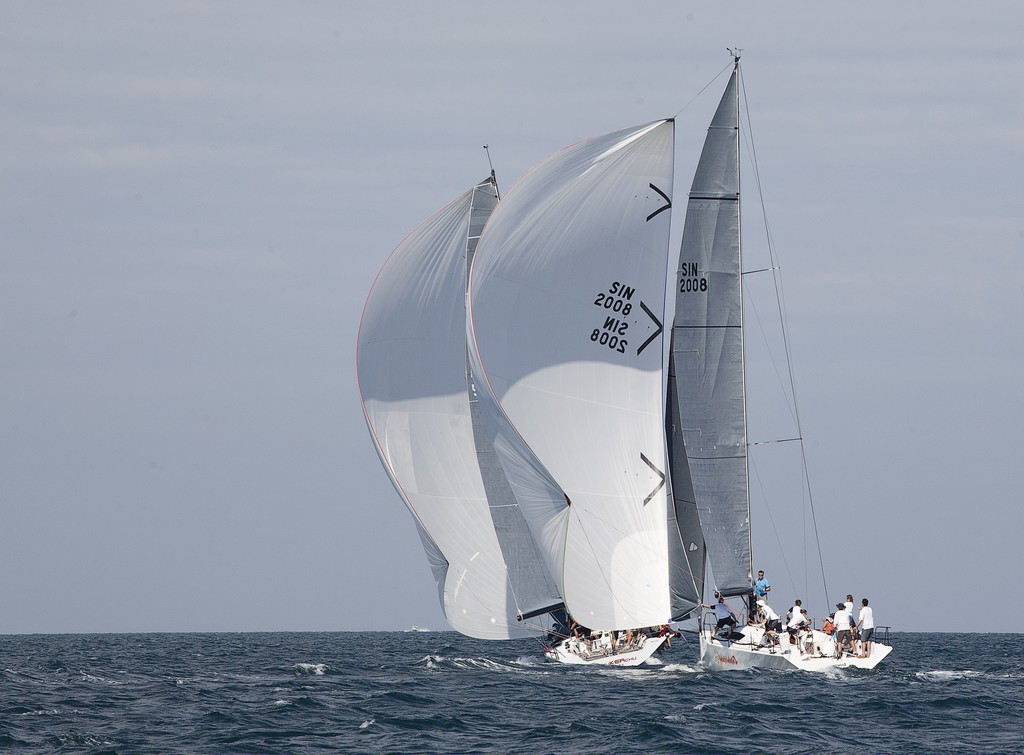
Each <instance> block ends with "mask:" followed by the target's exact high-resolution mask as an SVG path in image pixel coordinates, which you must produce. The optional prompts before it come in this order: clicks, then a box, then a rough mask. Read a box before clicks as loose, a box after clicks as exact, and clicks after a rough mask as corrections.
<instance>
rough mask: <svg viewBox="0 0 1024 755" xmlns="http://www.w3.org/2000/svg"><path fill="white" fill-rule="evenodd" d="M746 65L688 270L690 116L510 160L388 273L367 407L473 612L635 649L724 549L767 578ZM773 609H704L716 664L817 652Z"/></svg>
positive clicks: (530, 629) (692, 591)
mask: <svg viewBox="0 0 1024 755" xmlns="http://www.w3.org/2000/svg"><path fill="white" fill-rule="evenodd" d="M738 79H739V57H738V55H737V56H736V57H735V60H734V68H733V71H732V75H731V77H730V79H729V83H728V85H727V87H726V91H725V93H724V95H723V97H722V100H721V103H720V104H719V107H718V110H717V112H716V114H715V116H714V118H713V120H712V122H711V125H710V128H709V130H708V136H707V139H706V142H705V146H704V149H703V152H702V154H701V158H700V161H699V163H698V168H697V172H696V176H695V178H694V182H693V186H692V188H691V191H690V195H689V200H688V206H687V209H686V215H685V222H684V229H683V241H682V248H681V250H680V254H679V259H678V263H677V264H676V265H675V268H676V269H675V274H674V280H673V279H672V278H670V277H669V275H670V273H669V271H670V269H671V268H670V249H669V247H670V239H669V237H670V230H671V222H672V214H673V212H672V211H673V201H672V197H673V161H674V144H675V127H676V124H675V120H674V119H666V120H660V121H655V122H652V123H647V124H643V125H640V126H635V127H631V128H626V129H621V130H618V131H614V132H611V133H608V134H605V135H603V136H599V137H595V138H592V139H588V140H585V141H582V142H579V143H577V144H575V145H573V146H571V147H568V148H566V149H565V150H562V151H561V152H559V153H557V154H556V155H554V156H552V157H550V158H548V159H547V160H545V161H543V162H541V163H540V164H538V165H537V166H536V167H534V168H533V169H532V170H531V171H529V172H528V173H526V174H525V175H524V176H523V177H521V178H520V179H519V181H517V182H516V184H515V185H514V186H513V187H512V188H511V189H510V190H509V191H508V192H507V193H506V195H505V196H504V197H501V198H500V201H498V200H499V196H498V189H497V183H496V181H495V179H494V174H493V171H492V173H491V176H490V177H488V178H487V179H485V180H484V181H481V182H480V183H478V184H477V185H476V186H474V187H473V188H472V189H470V190H469V191H468V192H466V193H465V194H463V195H462V196H461V197H459V198H457V199H456V200H455V201H453V202H452V203H450V204H449V205H447V206H446V207H445V208H443V209H442V210H440V211H439V212H438V213H436V214H435V215H434V216H432V217H431V218H430V219H429V220H428V221H426V222H425V223H424V224H423V225H422V226H420V228H418V229H417V230H416V231H414V232H413V233H412V234H411V235H410V236H409V237H407V238H406V239H405V241H403V242H402V244H400V245H399V247H398V248H397V249H396V250H395V251H394V252H393V253H392V255H391V257H390V258H389V259H388V261H387V262H386V263H385V265H384V267H383V268H382V270H381V272H380V274H379V275H378V278H377V280H376V281H375V283H374V285H373V287H372V289H371V291H370V294H369V296H368V298H367V302H366V306H365V308H364V312H363V318H362V322H361V324H360V331H359V336H358V344H357V372H358V378H359V386H360V393H361V396H362V401H363V406H364V411H365V414H366V419H367V425H368V427H369V429H370V433H371V436H372V437H373V440H374V444H375V447H376V449H377V452H378V455H379V456H380V459H381V461H382V463H383V465H384V468H385V469H386V470H387V472H388V474H389V476H390V478H391V480H392V482H393V484H394V486H395V488H396V490H397V491H398V493H399V495H400V496H401V497H402V499H403V500H404V501H405V503H406V505H407V507H408V509H409V511H410V512H411V514H412V516H413V519H414V521H415V522H416V525H417V527H418V530H419V533H420V537H421V540H422V543H423V547H424V550H425V551H426V554H427V558H428V561H429V563H430V565H431V567H432V569H433V572H434V576H435V579H436V581H437V585H438V593H439V599H440V602H441V605H442V607H443V609H444V612H445V616H446V618H447V619H448V621H449V623H450V624H451V625H452V626H453V628H455V629H456V630H457V631H459V632H462V633H464V634H466V635H469V636H472V637H479V638H483V639H512V638H517V637H525V636H533V637H543V638H545V642H546V653H547V655H548V656H549V657H550V658H552V659H554V660H556V661H560V662H563V663H572V664H588V665H593V664H599V665H622V666H633V665H639V664H642V663H645V662H646V661H648V660H649V658H650V657H651V655H652V654H653V653H655V652H656V651H658V650H660V649H661V647H662V645H663V643H665V642H666V640H667V637H668V635H669V632H668V631H667V630H668V627H669V625H670V622H676V621H682V620H684V619H687V618H698V617H699V616H700V612H701V611H702V609H703V604H702V598H703V595H704V590H705V584H704V583H705V576H706V572H705V570H706V565H707V564H710V566H711V572H712V574H713V575H714V580H715V588H716V590H717V592H718V593H720V594H722V595H723V596H726V597H733V596H736V597H742V598H743V599H744V600H746V599H747V598H748V596H750V595H751V594H752V581H751V535H750V503H749V494H748V490H747V457H746V453H747V436H746V405H745V395H744V376H743V340H742V308H741V302H742V288H741V285H742V283H741V280H742V268H741V258H740V243H739V241H740V234H739V231H740V225H739V222H740V221H739V204H740V203H739V107H738ZM669 291H671V292H672V293H673V297H672V299H671V300H669V298H668V296H667V293H668V292H669ZM669 305H671V306H672V307H673V309H674V311H673V312H671V313H670V312H669V311H668V307H669ZM666 323H668V325H667V326H666ZM757 630H758V628H757V627H756V626H753V625H751V626H749V627H745V628H744V629H743V632H746V634H743V632H738V633H736V634H735V635H732V636H730V637H728V638H719V637H717V636H716V635H715V634H714V633H713V632H711V631H710V630H702V631H701V633H700V636H701V640H700V641H701V660H702V663H704V664H705V665H706V666H709V667H712V668H735V667H740V666H743V667H750V666H766V667H774V668H781V667H784V666H783V664H781V663H780V662H779V659H785V661H786V662H787V663H789V664H790V666H791V667H800V668H810V667H809V666H807V665H806V664H805V665H802V666H801V665H799V664H798V663H794V662H793V661H792V658H793V657H795V656H794V655H793V653H792V652H789V651H788V650H787V649H784V648H780V647H777V646H776V645H775V644H773V643H765V642H764V641H763V640H764V638H763V633H762V635H757ZM818 647H819V650H822V648H826V644H825V642H824V639H823V638H822V639H821V641H820V642H819V645H818ZM879 647H880V646H879V645H878V644H877V643H876V644H875V648H876V649H877V648H879ZM801 648H802V646H801ZM826 649H827V648H826ZM794 652H795V649H794ZM878 652H881V651H878ZM819 655H822V656H824V655H825V652H824V651H822V652H819ZM719 658H721V659H724V660H718V659H719ZM740 658H742V662H741V661H740V660H739V659H740ZM730 659H731V660H730ZM833 660H835V659H834V658H833ZM879 660H880V658H879ZM819 665H821V664H819Z"/></svg>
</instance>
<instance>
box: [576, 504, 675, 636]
mask: <svg viewBox="0 0 1024 755" xmlns="http://www.w3.org/2000/svg"><path fill="white" fill-rule="evenodd" d="M578 506H579V504H578V503H573V504H572V505H570V506H569V517H571V516H572V515H573V511H572V509H573V508H576V507H578ZM584 510H585V511H587V513H588V514H589V515H590V516H591V517H593V518H594V519H596V520H597V521H599V522H601V523H602V524H604V525H606V526H607V527H608V528H609V529H611V530H615V531H617V532H619V533H620V534H621V535H623V536H627V535H628V534H629V533H627V532H626V531H625V530H623V529H620V528H618V527H615V526H613V525H612V523H611V522H610V521H608V520H605V519H603V518H602V517H600V516H597V515H596V514H595V513H594V512H593V511H591V510H588V509H584ZM569 517H566V522H565V545H564V547H563V556H562V587H563V588H564V587H565V555H564V554H565V550H566V549H568V547H569ZM576 524H577V526H578V527H579V530H580V532H582V533H583V538H584V539H585V540H586V541H587V546H588V547H589V549H590V552H591V553H595V550H594V545H593V542H592V541H591V539H590V533H588V532H587V530H586V528H585V527H584V526H583V517H581V516H580V515H579V514H576ZM641 545H643V547H644V548H645V550H648V551H650V552H655V551H652V550H651V548H650V547H649V546H647V545H645V544H643V543H641ZM598 573H599V574H600V575H601V578H602V579H603V580H604V583H605V585H607V587H608V594H609V595H611V597H612V600H613V601H614V602H615V604H616V605H617V606H618V607H619V608H620V609H622V612H623V613H624V614H627V615H629V616H630V617H631V618H632V613H631V612H630V611H628V610H626V607H625V606H624V605H623V604H622V601H620V600H619V599H618V598H617V597H615V591H614V590H613V589H612V583H611V580H610V579H609V577H608V575H607V574H606V573H605V571H604V570H603V569H599V570H598ZM562 593H563V595H562V599H563V600H564V601H565V602H566V613H567V614H569V615H570V616H571V615H572V614H570V613H569V608H568V599H567V596H566V595H565V594H564V593H565V590H564V589H563V590H562ZM573 618H575V619H577V620H578V619H579V617H576V616H573ZM588 626H589V625H588ZM636 626H640V624H637V625H636ZM594 628H595V627H591V629H594Z"/></svg>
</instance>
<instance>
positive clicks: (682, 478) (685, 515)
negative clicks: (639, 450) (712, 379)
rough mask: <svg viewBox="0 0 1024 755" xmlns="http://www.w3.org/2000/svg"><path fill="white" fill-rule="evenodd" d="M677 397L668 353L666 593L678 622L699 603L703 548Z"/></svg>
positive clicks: (673, 369) (672, 364) (672, 363)
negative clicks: (669, 495)
mask: <svg viewBox="0 0 1024 755" xmlns="http://www.w3.org/2000/svg"><path fill="white" fill-rule="evenodd" d="M677 397H678V391H677V389H676V374H675V363H674V360H673V359H672V356H671V354H670V355H669V367H668V400H667V402H666V406H665V440H666V441H667V443H668V461H669V470H670V475H669V477H670V479H671V482H672V505H671V506H669V508H668V517H669V526H668V537H669V551H668V559H669V593H670V599H671V605H672V619H673V620H675V621H682V620H683V619H684V618H686V617H687V616H688V615H689V614H690V613H691V612H692V611H693V610H694V609H695V608H697V607H698V606H699V605H700V604H701V603H702V602H703V594H704V556H705V548H704V533H703V532H702V531H701V526H700V516H699V515H698V513H697V502H696V500H695V496H694V494H693V481H692V480H691V479H690V465H689V462H688V461H687V458H686V447H685V444H684V441H683V432H682V425H681V421H680V417H679V402H678V399H677Z"/></svg>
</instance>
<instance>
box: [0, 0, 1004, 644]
mask: <svg viewBox="0 0 1024 755" xmlns="http://www.w3.org/2000/svg"><path fill="white" fill-rule="evenodd" d="M439 5H440V6H441V8H442V9H440V10H439V9H438V6H439ZM625 7H626V6H624V5H623V4H622V3H610V2H563V3H551V2H549V1H545V2H532V1H527V2H516V3H501V4H498V3H479V2H472V3H471V2H449V3H444V4H436V3H414V2H408V3H390V4H389V3H371V2H344V3H342V2H335V3H327V2H308V3H298V4H295V3H252V2H245V3H222V4H216V5H213V4H207V3H192V2H175V3H163V4H153V3H146V4H138V3H131V2H124V3H114V2H98V3H88V4H86V3H64V4H59V3H58V4H54V3H48V4H45V5H41V4H38V3H30V2H12V3H5V4H4V6H3V9H2V11H0V18H2V24H0V105H2V108H3V117H2V118H0V537H2V541H3V547H2V548H0V632H3V633H9V632H89V631H186V630H277V629H280V630H285V629H288V630H292V629H294V630H331V629H400V628H406V627H408V626H410V625H412V624H420V625H427V626H431V627H433V628H444V627H445V626H446V625H445V623H444V620H443V618H442V615H441V611H440V608H439V607H438V605H437V599H436V595H437V593H436V590H435V587H434V583H433V579H432V577H431V575H430V571H429V568H428V567H427V562H426V559H425V557H424V555H423V553H422V550H421V547H420V544H419V539H418V537H417V535H416V533H415V529H414V526H413V524H412V520H411V518H410V517H409V516H408V514H407V512H406V511H405V508H404V506H403V505H402V503H401V502H400V500H399V498H398V496H397V495H396V494H395V492H394V491H393V489H392V487H391V485H390V483H389V482H388V480H387V477H386V475H385V473H384V471H383V469H382V468H381V466H380V464H379V462H378V460H377V457H376V454H375V453H374V451H373V447H372V444H371V441H370V438H369V435H368V433H367V431H366V428H365V423H364V420H363V416H362V411H361V408H360V405H359V398H358V393H357V389H356V382H355V362H354V348H355V334H356V329H357V327H358V322H359V316H360V312H361V309H362V304H363V301H364V299H365V296H366V293H367V291H368V290H369V287H370V284H371V283H372V281H373V277H374V275H375V274H376V271H377V270H378V268H379V267H380V266H381V264H383V262H384V260H385V258H386V256H387V254H388V253H389V252H390V251H391V249H392V248H393V247H394V246H395V245H396V244H398V243H399V242H400V241H401V240H402V238H403V237H404V236H405V235H406V234H407V233H408V232H409V231H410V230H412V229H413V228H414V227H415V226H416V225H417V224H418V223H419V222H420V221H422V220H423V219H424V218H426V217H427V216H428V215H429V214H431V213H432V212H433V211H434V210H436V209H437V208H439V207H440V206H441V205H442V204H444V203H446V202H447V201H449V200H450V199H452V198H453V197H455V196H456V195H458V194H460V193H461V192H462V191H464V190H465V189H466V188H468V187H469V185H470V184H471V183H472V182H474V181H476V180H478V179H480V178H482V177H483V176H484V175H485V174H486V171H487V163H486V157H485V155H484V153H483V150H482V149H481V145H482V144H484V143H488V144H490V145H491V148H492V155H493V158H494V161H495V167H496V168H497V170H498V172H499V180H500V181H501V183H502V185H503V186H508V185H509V184H510V183H511V182H512V180H513V179H514V178H515V177H516V176H518V175H519V174H520V173H521V172H523V171H524V170H526V169H527V168H529V167H530V166H531V165H532V164H533V163H535V162H536V161H538V160H539V159H541V158H543V157H544V156H546V155H548V154H550V153H551V152H553V151H555V150H557V149H560V148H561V147H563V146H565V145H567V144H570V143H572V142H574V141H577V140H578V139H580V138H583V137H586V136H590V135H593V134H597V133H603V132H606V131H609V130H611V129H614V128H618V127H623V126H627V125H631V124H634V123H640V122H645V121H649V120H653V119H655V118H659V117H664V116H671V115H673V114H675V113H676V112H677V111H679V110H680V109H681V108H683V106H684V105H686V104H687V102H689V101H690V99H691V98H692V97H693V96H694V95H695V94H696V93H697V92H698V91H699V90H700V89H701V88H702V87H704V85H705V84H707V83H708V82H709V81H710V80H711V79H712V78H713V77H714V76H715V75H716V74H717V73H718V72H719V71H720V70H721V69H722V68H724V67H725V66H726V65H728V63H729V58H728V56H727V54H726V52H725V48H726V47H727V46H732V45H737V46H740V47H742V48H744V49H745V54H744V73H745V78H746V84H747V93H748V103H749V107H750V112H751V117H752V120H753V135H754V139H755V140H756V141H755V145H756V148H757V154H758V163H759V168H760V175H761V181H762V185H763V187H764V197H765V203H766V205H767V208H768V218H769V222H770V224H771V230H772V235H773V238H774V241H775V245H776V248H777V250H778V253H779V256H780V258H781V261H782V265H783V269H784V281H785V285H786V295H787V307H788V314H789V320H790V326H791V332H792V337H793V347H794V358H795V363H796V370H797V380H798V384H799V386H800V394H799V395H800V399H801V412H802V419H803V431H804V435H805V436H806V437H807V438H808V446H807V453H808V457H809V461H810V472H811V478H812V482H813V486H814V487H813V489H814V495H815V506H816V510H817V523H818V528H819V531H820V533H821V536H822V547H823V550H824V557H825V562H826V568H827V573H828V586H829V592H830V595H829V596H828V597H829V600H830V602H833V603H834V602H835V600H836V599H837V598H839V597H841V595H840V593H842V594H845V593H846V592H847V591H848V590H849V591H852V592H854V594H855V595H856V596H857V597H860V596H862V595H867V596H869V597H870V598H871V600H872V604H873V605H874V606H875V607H876V608H875V611H876V617H877V619H878V620H879V621H880V622H881V623H883V624H892V625H893V626H894V627H895V628H897V629H904V630H932V629H941V630H1001V629H1016V628H1018V627H1019V626H1020V625H1021V623H1022V622H1024V603H1022V601H1021V600H1020V599H1019V597H1018V595H1017V593H1018V592H1019V579H1020V578H1019V574H1018V572H1019V571H1020V567H1021V565H1022V559H1021V556H1020V545H1019V539H1020V533H1021V532H1022V531H1024V513H1022V511H1024V507H1022V505H1021V494H1020V492H1019V491H1020V487H1021V485H1020V482H1019V476H1020V473H1019V468H1020V466H1021V464H1020V462H1019V460H1018V459H1017V458H1016V446H1017V441H1018V437H1017V436H1018V434H1019V432H1020V428H1021V427H1022V426H1024V399H1022V397H1021V395H1020V375H1021V374H1022V373H1024V359H1022V354H1024V336H1022V328H1021V322H1024V295H1022V294H1024V290H1022V289H1024V283H1022V272H1024V218H1022V208H1024V181H1022V179H1021V177H1020V171H1021V166H1022V164H1024V127H1022V125H1021V124H1022V123H1024V101H1022V100H1024V98H1022V96H1021V93H1020V82H1021V81H1022V80H1024V43H1022V42H1021V41H1020V30H1021V28H1024V10H1022V6H1021V5H1020V3H1019V2H1017V1H1016V0H1006V1H1005V2H974V3H970V4H963V3H952V2H906V3H898V4H897V3H891V2H857V3H829V4H818V3H740V4H735V3H733V4H717V5H715V4H707V3H702V4H697V3H681V2H661V3H655V2H636V3H633V4H631V5H629V10H628V11H627V10H624V8H625ZM823 7H825V8H826V9H825V10H821V8H823ZM722 86H724V79H721V80H720V81H719V82H716V83H715V84H714V85H712V87H710V88H709V90H708V92H707V93H705V95H704V97H703V98H702V99H700V100H698V101H697V102H695V103H694V104H693V105H692V106H690V107H688V108H686V109H685V110H683V113H682V115H681V116H680V119H679V132H680V146H679V150H680V153H679V156H678V160H679V171H680V172H679V174H678V176H677V179H676V180H677V187H676V188H677V191H678V190H680V189H685V188H686V187H687V186H688V184H689V180H690V176H691V175H692V167H693V163H694V161H695V160H696V151H697V149H699V144H700V142H701V141H702V140H703V137H704V133H705V129H706V126H707V119H708V117H709V115H708V114H709V113H710V110H711V109H712V108H713V107H714V104H715V102H716V101H717V99H718V96H719V94H720V92H721V88H722ZM690 145H692V146H690ZM744 188H745V190H746V192H747V193H746V203H745V207H746V208H748V209H753V208H755V206H756V203H757V195H756V191H754V182H753V179H752V177H751V176H750V174H749V173H748V174H746V177H745V178H744ZM678 219H681V213H680V215H679V218H678ZM757 222H758V221H757V219H756V217H751V216H749V215H748V223H747V225H746V228H745V243H746V244H747V249H748V259H749V260H750V262H749V264H748V267H750V266H752V265H754V264H756V263H755V260H756V259H757V255H758V254H760V253H761V252H759V251H758V249H759V247H761V248H763V245H764V242H763V237H764V232H763V229H759V227H758V225H757ZM752 358H753V354H752ZM752 369H753V368H752ZM757 397H758V393H757V392H756V391H753V392H752V396H751V399H752V401H753V400H755V399H756V398H757ZM759 411H760V410H759V409H758V408H757V407H755V406H752V408H751V439H752V440H758V439H762V438H763V437H764V436H765V435H771V432H772V431H771V430H769V429H768V428H767V427H766V426H765V424H762V425H761V426H758V424H757V423H758V422H759V421H761V420H760V417H761V414H759ZM776 437H777V436H776ZM756 464H757V469H758V473H759V475H763V476H764V477H765V478H766V479H767V478H771V477H774V476H776V473H775V472H774V471H773V470H774V469H775V466H774V465H772V464H768V465H767V466H764V468H763V469H762V464H763V463H762V462H756ZM756 485H757V483H756V482H755V486H756ZM791 504H795V509H796V513H795V514H793V513H786V508H787V506H789V507H790V508H791V509H792V508H794V506H791ZM753 522H754V527H755V542H754V548H755V558H756V560H757V562H758V565H762V566H764V567H765V568H767V570H768V572H769V577H770V578H771V580H772V582H773V583H774V585H775V590H774V591H773V597H774V599H775V603H776V605H777V607H784V604H785V603H787V602H789V601H790V600H791V598H793V597H803V598H805V599H809V600H810V602H811V603H812V604H813V606H814V607H815V608H823V607H824V604H825V598H824V597H823V596H822V595H821V592H822V591H821V587H820V577H818V576H816V575H815V573H814V572H813V571H812V572H811V574H810V576H809V577H805V576H804V560H805V557H804V555H803V553H804V546H803V539H804V535H803V529H804V520H803V519H801V512H800V503H799V500H796V501H786V500H783V501H773V502H772V508H771V510H770V512H769V511H768V510H766V509H764V507H763V505H762V504H761V503H760V502H755V507H754V511H753ZM811 548H812V550H811V553H810V556H808V557H807V558H808V559H809V561H810V563H811V565H812V566H813V564H814V561H815V560H816V555H815V554H814V552H813V544H812V546H811ZM783 553H785V558H783V556H782V554H783ZM935 599H940V600H948V601H949V604H948V605H952V606H955V609H954V610H952V611H950V610H948V609H943V608H940V607H938V606H937V605H936V603H935V602H934V601H935ZM968 605H970V608H968ZM989 607H991V608H989ZM989 614H995V615H998V616H999V617H1000V619H1001V620H1000V621H998V622H995V623H993V621H992V620H991V618H990V617H989Z"/></svg>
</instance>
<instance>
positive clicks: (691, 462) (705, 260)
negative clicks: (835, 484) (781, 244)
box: [671, 51, 751, 597]
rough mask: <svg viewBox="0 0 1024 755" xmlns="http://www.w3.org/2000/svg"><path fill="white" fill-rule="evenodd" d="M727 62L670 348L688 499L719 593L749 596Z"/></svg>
mask: <svg viewBox="0 0 1024 755" xmlns="http://www.w3.org/2000/svg"><path fill="white" fill-rule="evenodd" d="M730 52H732V51H730ZM733 59H734V70H733V72H732V76H731V77H730V79H729V83H728V85H727V86H726V90H725V93H724V94H723V96H722V99H721V101H720V102H719V105H718V108H717V110H716V111H715V115H714V117H713V118H712V121H711V125H710V126H709V127H708V134H707V138H706V139H705V141H704V148H703V150H702V151H701V156H700V161H699V162H698V165H697V170H696V172H695V174H694V178H693V184H692V186H691V189H690V194H689V199H688V203H687V208H686V220H685V222H684V227H683V239H682V245H681V248H680V253H679V268H678V271H677V275H676V281H675V282H676V309H675V319H674V322H673V327H672V349H671V359H672V363H673V366H674V372H675V379H676V401H677V406H678V407H679V409H678V411H679V426H680V428H681V430H682V436H683V440H684V443H685V446H686V458H687V463H688V466H689V471H690V479H691V481H692V484H693V494H694V500H695V501H696V505H697V511H698V513H699V516H700V524H701V529H702V530H703V534H704V540H705V547H706V551H707V556H708V562H709V564H710V565H711V569H712V571H713V572H714V577H715V585H716V587H717V588H718V591H719V592H721V593H722V594H723V595H725V596H726V597H729V596H747V595H749V594H750V592H751V579H750V577H751V575H750V569H751V555H750V548H751V538H750V500H749V484H748V469H747V429H746V423H747V416H746V389H745V383H744V366H743V330H742V306H741V305H742V288H741V279H742V268H741V265H740V216H739V196H740V195H739V191H740V187H739V94H738V76H739V52H738V51H736V52H733Z"/></svg>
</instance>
